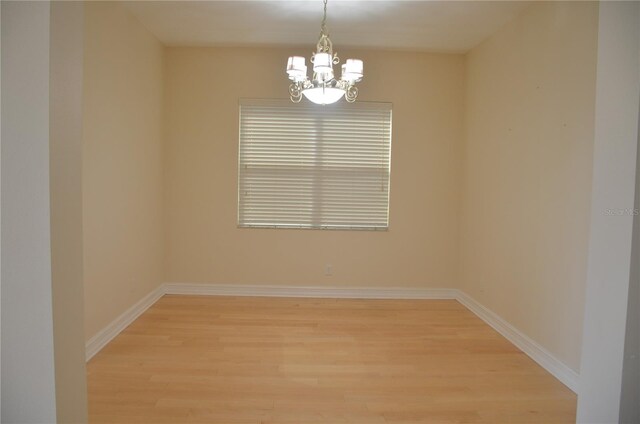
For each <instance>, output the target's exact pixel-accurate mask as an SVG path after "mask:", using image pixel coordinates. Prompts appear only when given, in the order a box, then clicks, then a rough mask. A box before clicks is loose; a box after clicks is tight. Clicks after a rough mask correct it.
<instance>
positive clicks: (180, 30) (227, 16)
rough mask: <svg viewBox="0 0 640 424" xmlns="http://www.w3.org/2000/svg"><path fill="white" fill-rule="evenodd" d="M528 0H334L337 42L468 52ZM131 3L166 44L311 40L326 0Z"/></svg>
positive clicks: (331, 20)
mask: <svg viewBox="0 0 640 424" xmlns="http://www.w3.org/2000/svg"><path fill="white" fill-rule="evenodd" d="M529 4H530V2H524V1H417V0H413V1H410V0H404V1H398V0H395V1H383V0H329V2H328V6H327V10H328V12H327V26H328V28H329V31H330V34H331V39H332V41H333V43H334V45H335V46H336V47H337V48H339V47H341V46H348V47H364V48H382V49H402V50H417V51H436V52H466V51H468V50H469V49H471V48H473V47H474V46H476V45H477V44H479V43H480V42H481V41H482V40H484V39H485V38H487V37H488V36H489V35H491V34H492V33H493V32H495V31H496V30H498V29H499V28H500V27H502V26H503V25H504V24H505V23H507V22H508V21H509V20H510V19H512V18H513V17H515V16H516V15H517V14H518V13H519V12H521V11H522V10H523V9H524V8H525V7H527V6H528V5H529ZM125 5H126V7H128V8H129V10H130V11H131V12H132V13H133V14H134V15H135V16H136V17H137V18H138V19H139V20H140V22H141V23H142V24H143V25H144V26H145V27H146V28H147V29H148V30H150V31H151V32H152V33H153V34H155V35H156V36H157V37H158V39H160V41H162V42H163V43H165V44H166V45H177V46H185V45H188V46H202V45H271V46H277V45H309V46H310V48H311V47H312V46H313V45H314V44H315V42H316V40H317V37H318V33H319V32H320V22H321V20H322V8H323V5H322V1H321V0H297V1H291V0H287V1H285V0H281V1H278V0H253V1H246V0H235V1H153V0H150V1H131V2H125Z"/></svg>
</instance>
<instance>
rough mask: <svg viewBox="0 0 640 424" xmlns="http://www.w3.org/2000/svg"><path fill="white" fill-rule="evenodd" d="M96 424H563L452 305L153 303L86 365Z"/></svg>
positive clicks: (526, 378) (477, 324)
mask: <svg viewBox="0 0 640 424" xmlns="http://www.w3.org/2000/svg"><path fill="white" fill-rule="evenodd" d="M87 374H88V390H89V421H90V422H91V423H95V424H101V423H111V424H116V423H158V424H164V423H220V424H227V423H228V424H248V423H251V424H267V423H270V424H271V423H273V424H275V423H278V424H283V423H296V424H304V423H327V424H334V423H362V424H367V423H372V424H375V423H387V424H389V423H393V424H401V423H545V424H550V423H572V422H575V410H576V396H575V394H574V393H573V392H571V391H570V390H569V389H568V388H566V387H565V386H564V385H562V384H561V383H560V382H559V381H558V380H556V379H555V378H554V377H553V376H551V375H550V374H549V373H547V372H546V371H545V370H544V369H542V368H541V367H540V366H538V365H537V364H536V363H535V362H534V361H532V360H531V359H530V358H529V357H527V356H526V355H525V354H524V353H522V352H521V351H520V350H518V349H517V348H516V347H515V346H514V345H512V344H511V343H509V342H508V341H507V340H506V339H504V338H503V337H502V336H500V335H499V334H498V333H497V332H495V331H494V330H493V329H492V328H491V327H489V326H488V325H486V324H485V323H484V322H482V321H481V320H480V319H479V318H477V317H476V316H475V315H474V314H473V313H471V312H470V311H468V310H467V309H466V308H465V307H464V306H462V305H461V304H459V303H458V302H456V301H455V300H360V299H293V298H251V297H217V296H175V295H173V296H169V295H168V296H164V297H163V298H161V299H160V300H159V301H158V302H157V303H156V304H155V305H153V306H152V307H151V308H150V309H149V310H147V311H146V312H145V313H144V314H143V315H141V316H140V317H139V318H138V319H137V320H136V321H135V322H134V323H132V324H131V325H130V326H129V327H128V328H127V329H125V330H124V331H123V332H122V333H121V334H120V335H119V336H117V337H116V338H115V339H114V340H113V341H112V342H111V343H109V344H108V345H107V346H105V348H104V349H103V350H102V351H101V352H99V353H98V354H97V355H96V356H95V357H94V358H93V359H92V360H91V361H90V362H89V363H88V364H87Z"/></svg>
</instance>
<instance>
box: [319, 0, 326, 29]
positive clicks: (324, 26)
mask: <svg viewBox="0 0 640 424" xmlns="http://www.w3.org/2000/svg"><path fill="white" fill-rule="evenodd" d="M323 3H324V14H323V15H322V24H321V25H320V30H321V32H322V33H323V34H326V33H327V0H323Z"/></svg>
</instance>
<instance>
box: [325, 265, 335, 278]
mask: <svg viewBox="0 0 640 424" xmlns="http://www.w3.org/2000/svg"><path fill="white" fill-rule="evenodd" d="M324 275H327V276H330V275H333V266H332V265H331V264H326V265H325V266H324Z"/></svg>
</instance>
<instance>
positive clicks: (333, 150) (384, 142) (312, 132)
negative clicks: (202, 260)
mask: <svg viewBox="0 0 640 424" xmlns="http://www.w3.org/2000/svg"><path fill="white" fill-rule="evenodd" d="M239 144H240V145H239V158H238V182H239V183H238V224H239V225H240V226H249V227H284V228H353V229H385V228H387V226H388V211H389V175H390V172H389V171H390V150H391V105H390V104H382V103H355V104H349V105H346V106H345V105H332V106H326V107H316V106H313V105H292V104H291V103H289V102H280V101H273V100H243V101H242V102H241V105H240V143H239Z"/></svg>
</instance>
